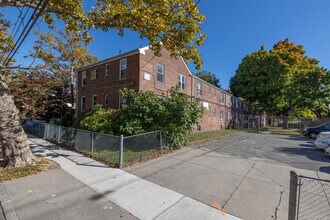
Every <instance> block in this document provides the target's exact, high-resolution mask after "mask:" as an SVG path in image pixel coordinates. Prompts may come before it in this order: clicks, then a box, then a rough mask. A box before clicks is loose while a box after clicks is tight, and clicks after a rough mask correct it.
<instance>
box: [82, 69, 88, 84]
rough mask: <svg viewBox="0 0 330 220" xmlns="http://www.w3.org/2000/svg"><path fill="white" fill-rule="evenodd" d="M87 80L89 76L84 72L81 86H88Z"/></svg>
mask: <svg viewBox="0 0 330 220" xmlns="http://www.w3.org/2000/svg"><path fill="white" fill-rule="evenodd" d="M86 78H87V75H86V71H85V70H84V71H82V73H81V86H85V85H86Z"/></svg>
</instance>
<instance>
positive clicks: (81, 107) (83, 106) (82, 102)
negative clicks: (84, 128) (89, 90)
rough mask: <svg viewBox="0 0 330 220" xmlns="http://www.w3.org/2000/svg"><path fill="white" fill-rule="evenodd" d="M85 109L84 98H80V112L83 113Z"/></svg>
mask: <svg viewBox="0 0 330 220" xmlns="http://www.w3.org/2000/svg"><path fill="white" fill-rule="evenodd" d="M85 108H86V98H85V96H81V103H80V109H81V111H85Z"/></svg>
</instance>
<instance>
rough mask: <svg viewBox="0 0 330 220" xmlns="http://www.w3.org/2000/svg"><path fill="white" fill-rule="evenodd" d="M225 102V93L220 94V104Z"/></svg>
mask: <svg viewBox="0 0 330 220" xmlns="http://www.w3.org/2000/svg"><path fill="white" fill-rule="evenodd" d="M223 100H224V93H223V92H220V102H223Z"/></svg>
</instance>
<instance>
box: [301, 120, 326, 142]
mask: <svg viewBox="0 0 330 220" xmlns="http://www.w3.org/2000/svg"><path fill="white" fill-rule="evenodd" d="M323 131H330V123H329V124H323V125H321V126H319V127H315V128H305V129H304V130H303V132H302V134H303V135H304V136H309V137H310V138H316V137H317V135H318V134H319V133H320V132H323Z"/></svg>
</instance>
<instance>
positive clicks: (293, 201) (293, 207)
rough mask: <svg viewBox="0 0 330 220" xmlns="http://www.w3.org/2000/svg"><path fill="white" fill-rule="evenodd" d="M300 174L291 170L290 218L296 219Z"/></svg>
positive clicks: (291, 219)
mask: <svg viewBox="0 0 330 220" xmlns="http://www.w3.org/2000/svg"><path fill="white" fill-rule="evenodd" d="M297 188H298V175H297V173H296V172H295V171H290V192H289V215H288V220H296V212H297Z"/></svg>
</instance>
